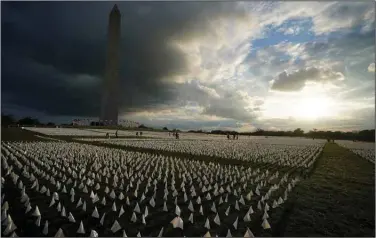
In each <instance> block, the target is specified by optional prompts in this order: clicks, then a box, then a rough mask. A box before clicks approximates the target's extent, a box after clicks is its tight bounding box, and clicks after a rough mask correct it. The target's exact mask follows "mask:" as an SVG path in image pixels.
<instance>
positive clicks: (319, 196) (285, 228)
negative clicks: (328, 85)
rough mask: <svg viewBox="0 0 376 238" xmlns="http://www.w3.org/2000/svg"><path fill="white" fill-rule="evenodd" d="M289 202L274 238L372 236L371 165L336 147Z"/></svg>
mask: <svg viewBox="0 0 376 238" xmlns="http://www.w3.org/2000/svg"><path fill="white" fill-rule="evenodd" d="M289 200H290V201H289V202H288V206H286V209H285V214H284V215H285V218H286V219H283V222H282V223H281V224H278V226H279V227H278V228H279V229H276V230H278V234H277V233H276V234H274V235H273V236H316V237H317V236H337V237H338V236H363V237H364V236H367V237H374V236H375V170H374V164H372V163H370V162H369V161H367V160H365V159H363V158H360V157H359V156H357V155H355V154H354V153H352V152H350V151H349V150H345V149H343V148H342V147H340V146H338V145H337V144H333V143H328V144H326V146H325V148H324V151H323V155H322V157H321V158H320V159H319V160H318V161H317V164H316V169H315V170H314V172H313V173H312V175H311V176H310V177H309V178H307V179H306V180H304V181H301V183H300V184H299V185H298V186H297V188H296V190H295V191H294V193H293V195H292V196H291V197H290V199H289ZM286 205H287V204H286Z"/></svg>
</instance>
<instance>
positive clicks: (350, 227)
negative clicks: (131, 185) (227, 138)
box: [1, 128, 375, 237]
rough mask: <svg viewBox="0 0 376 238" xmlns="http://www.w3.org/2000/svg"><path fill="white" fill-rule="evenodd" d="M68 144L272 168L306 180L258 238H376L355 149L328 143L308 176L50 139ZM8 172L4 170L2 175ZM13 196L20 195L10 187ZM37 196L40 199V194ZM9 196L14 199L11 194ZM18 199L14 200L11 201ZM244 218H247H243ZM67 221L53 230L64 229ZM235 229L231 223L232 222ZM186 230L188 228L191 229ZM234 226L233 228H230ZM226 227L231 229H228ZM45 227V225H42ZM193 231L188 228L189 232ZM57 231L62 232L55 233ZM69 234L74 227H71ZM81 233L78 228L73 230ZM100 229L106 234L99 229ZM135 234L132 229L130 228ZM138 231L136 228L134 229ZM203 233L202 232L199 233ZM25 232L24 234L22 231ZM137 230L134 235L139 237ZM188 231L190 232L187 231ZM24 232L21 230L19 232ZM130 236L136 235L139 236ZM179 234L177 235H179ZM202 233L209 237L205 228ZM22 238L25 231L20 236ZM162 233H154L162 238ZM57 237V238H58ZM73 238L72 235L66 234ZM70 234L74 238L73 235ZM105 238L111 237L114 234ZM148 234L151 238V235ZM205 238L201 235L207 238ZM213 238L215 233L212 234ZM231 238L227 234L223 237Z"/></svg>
mask: <svg viewBox="0 0 376 238" xmlns="http://www.w3.org/2000/svg"><path fill="white" fill-rule="evenodd" d="M38 135H39V136H40V134H38V133H35V132H31V131H27V130H21V129H19V128H2V131H1V136H2V140H3V141H49V142H52V141H51V140H48V139H44V138H41V137H38ZM46 137H50V138H55V139H60V140H64V141H68V142H72V141H74V142H78V143H81V144H89V145H96V146H100V147H108V148H112V149H122V150H126V151H132V152H148V153H150V154H157V155H163V156H176V157H179V158H181V159H187V160H191V159H194V160H198V161H207V162H216V163H219V164H223V165H228V164H232V165H243V166H251V167H254V168H260V169H269V170H270V171H272V172H273V171H277V169H278V171H279V172H281V173H285V172H286V173H294V174H297V175H304V176H303V177H302V178H304V179H302V181H300V182H299V183H298V185H297V186H296V187H295V188H294V190H292V192H291V193H290V195H289V199H288V200H287V201H286V202H285V204H284V205H283V208H282V209H277V210H276V211H275V212H273V216H272V217H271V218H270V219H269V222H270V224H271V227H272V229H270V230H263V229H262V228H261V227H260V226H259V225H258V223H257V222H259V221H258V220H257V221H253V222H252V227H253V229H252V231H253V232H254V233H255V235H256V236H290V237H291V236H316V237H317V236H361V237H374V235H375V212H374V211H375V195H374V193H375V174H374V173H375V170H374V164H372V163H371V162H369V161H367V160H365V159H363V158H360V157H359V156H358V155H356V154H354V153H352V152H351V151H350V150H347V149H344V148H342V147H340V146H338V145H337V144H335V143H327V144H326V145H325V147H324V150H323V151H322V153H321V155H320V157H319V158H318V160H317V161H316V162H315V164H314V166H313V167H312V168H311V169H309V170H307V171H308V172H307V171H305V172H304V173H303V174H302V171H300V170H296V169H295V170H291V169H290V168H287V167H286V168H283V167H278V168H277V167H273V166H272V165H268V164H254V163H247V162H245V161H238V160H229V159H222V158H212V157H207V156H193V155H189V154H182V153H174V152H168V151H157V150H151V149H149V150H148V149H142V148H132V147H124V146H120V145H109V144H104V143H101V142H87V141H77V140H75V139H74V138H72V137H68V136H46ZM2 172H3V171H2ZM5 189H6V192H7V194H14V193H16V192H15V191H14V190H15V189H16V188H12V187H11V186H10V185H9V184H7V186H6V188H5ZM34 195H35V196H36V197H38V196H40V195H38V194H36V193H34ZM7 196H8V195H7ZM7 200H8V201H9V200H12V198H9V197H8V198H7ZM17 202H18V201H16V202H15V201H13V202H11V207H12V209H13V212H14V213H17V214H19V217H15V218H14V220H15V221H16V222H18V223H16V224H18V226H19V227H22V226H30V227H32V224H30V223H31V222H32V221H27V220H24V219H23V217H22V215H21V214H22V213H23V211H22V210H21V209H20V208H17ZM243 215H244V214H243ZM61 222H62V221H59V222H57V224H55V225H52V227H53V226H58V225H59V224H63V223H61ZM255 222H256V223H257V224H256V223H255ZM229 224H230V225H231V223H229ZM185 225H186V224H185ZM227 225H228V224H227ZM227 225H226V226H227ZM42 227H43V226H42ZM188 227H189V226H187V228H188ZM51 229H55V230H57V227H54V228H51ZM67 229H68V228H67ZM69 229H73V230H74V229H77V228H69ZM98 229H100V228H99V227H98ZM129 229H130V230H132V228H129ZM134 229H135V228H133V230H134ZM197 229H201V228H197ZM19 230H21V229H19ZM26 230H27V232H26V231H25V232H24V233H23V235H29V236H38V235H40V232H39V231H38V229H37V230H33V229H31V228H30V229H26ZM133 230H132V232H133ZM185 231H186V230H185ZM16 232H18V230H16ZM132 232H131V233H130V234H128V235H129V236H135V235H136V233H134V234H133V233H132ZM175 232H176V231H175ZM202 232H204V233H205V230H204V229H203V230H202ZM244 232H245V230H244V229H243V228H241V229H239V230H238V232H233V233H232V235H233V236H242V235H243V233H244ZM17 234H18V235H22V232H21V231H20V232H19V233H17ZM157 234H158V232H157V233H156V234H154V233H153V234H151V235H153V236H156V235H157ZM52 235H53V234H52ZM66 235H67V234H66ZM68 235H69V234H68ZM100 235H102V236H103V235H106V236H111V235H112V234H111V233H110V232H108V231H105V232H104V233H100ZM145 235H147V234H145ZM165 235H166V236H174V235H175V236H180V235H181V234H180V233H179V232H178V233H174V232H172V231H170V233H168V234H165ZM184 235H188V236H197V235H200V234H195V233H189V232H188V234H187V233H186V232H185V233H184ZM203 235H204V234H201V236H203ZM211 235H212V236H214V235H215V234H213V233H211ZM219 235H220V236H225V235H226V232H225V230H223V231H222V233H220V234H219Z"/></svg>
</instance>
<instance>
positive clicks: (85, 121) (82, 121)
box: [72, 119, 140, 127]
mask: <svg viewBox="0 0 376 238" xmlns="http://www.w3.org/2000/svg"><path fill="white" fill-rule="evenodd" d="M92 122H99V123H103V124H104V125H113V124H115V123H114V122H113V121H112V120H98V121H96V120H93V119H73V121H72V124H73V125H78V126H85V125H87V126H88V125H90V124H91V123H92ZM117 124H118V125H121V126H124V127H138V126H139V125H140V123H138V122H135V121H131V120H124V119H119V120H118V121H117Z"/></svg>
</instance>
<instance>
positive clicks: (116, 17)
mask: <svg viewBox="0 0 376 238" xmlns="http://www.w3.org/2000/svg"><path fill="white" fill-rule="evenodd" d="M120 19H121V15H120V11H119V9H118V7H117V5H116V4H115V6H114V7H113V8H112V11H111V13H110V20H109V24H108V43H107V44H108V45H107V59H106V71H105V75H104V82H103V86H102V87H103V92H102V105H101V116H100V119H101V121H102V122H104V123H105V124H106V125H117V123H118V106H119V105H118V104H119V91H118V88H119V44H120Z"/></svg>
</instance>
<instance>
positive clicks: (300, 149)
mask: <svg viewBox="0 0 376 238" xmlns="http://www.w3.org/2000/svg"><path fill="white" fill-rule="evenodd" d="M278 140H279V139H276V140H275V141H278ZM97 141H98V140H97ZM99 141H101V142H103V143H107V144H116V145H122V146H128V147H136V148H144V149H154V150H159V151H169V152H179V153H186V154H191V155H195V156H209V157H216V158H224V159H236V160H241V161H247V162H254V163H268V164H277V165H280V166H289V167H302V168H309V167H310V166H312V165H313V163H314V162H315V160H316V159H317V158H318V156H319V155H320V153H321V151H322V150H323V146H324V145H325V141H324V140H321V141H319V140H305V139H295V140H293V143H292V141H290V144H287V145H286V144H282V143H277V144H274V143H273V139H269V143H265V142H267V141H268V140H265V141H263V143H260V141H254V140H252V139H244V140H227V139H226V140H208V141H206V140H183V139H182V140H168V141H166V140H116V139H114V140H99Z"/></svg>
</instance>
